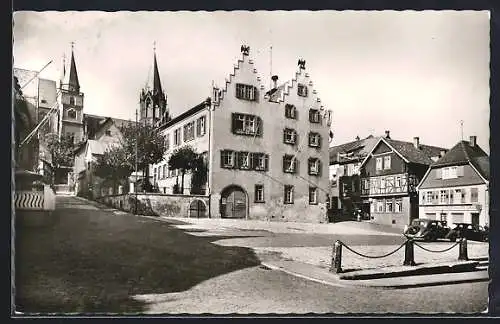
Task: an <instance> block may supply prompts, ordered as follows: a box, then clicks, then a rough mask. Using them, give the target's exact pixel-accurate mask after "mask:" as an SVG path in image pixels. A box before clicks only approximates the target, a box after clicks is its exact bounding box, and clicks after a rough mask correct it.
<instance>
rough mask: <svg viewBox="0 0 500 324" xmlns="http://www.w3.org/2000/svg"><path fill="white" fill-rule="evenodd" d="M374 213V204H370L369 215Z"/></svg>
mask: <svg viewBox="0 0 500 324" xmlns="http://www.w3.org/2000/svg"><path fill="white" fill-rule="evenodd" d="M374 212H375V203H371V204H370V213H374Z"/></svg>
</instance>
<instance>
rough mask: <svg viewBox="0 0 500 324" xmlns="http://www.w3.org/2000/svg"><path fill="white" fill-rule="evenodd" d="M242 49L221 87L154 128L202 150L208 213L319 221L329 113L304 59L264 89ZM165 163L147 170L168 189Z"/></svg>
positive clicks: (324, 218) (322, 215)
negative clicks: (290, 73)
mask: <svg viewBox="0 0 500 324" xmlns="http://www.w3.org/2000/svg"><path fill="white" fill-rule="evenodd" d="M241 52H242V58H241V59H240V60H238V62H237V65H236V66H235V67H234V71H233V73H231V74H230V75H229V79H227V80H226V84H225V87H224V88H223V89H218V88H213V94H212V98H210V100H209V101H208V100H207V101H204V102H202V103H200V104H199V105H197V106H196V107H193V108H191V109H190V110H188V111H186V112H185V113H183V114H181V115H180V116H178V117H174V118H173V119H172V120H171V121H169V122H167V123H166V124H164V125H165V126H162V127H161V129H162V131H163V132H164V134H165V135H166V136H168V137H167V143H169V145H171V146H176V145H177V146H180V145H184V144H189V143H192V145H194V146H195V147H196V150H197V152H198V153H205V152H206V153H205V154H206V156H207V157H208V159H207V160H208V169H209V171H208V183H207V186H206V187H207V189H208V190H207V195H208V196H209V197H210V199H209V201H210V206H209V207H208V208H209V216H210V217H212V218H220V217H222V218H239V219H260V220H271V221H303V222H326V221H327V216H326V205H327V197H328V141H329V136H330V125H331V112H330V111H329V110H327V109H325V108H324V107H323V106H322V104H321V100H320V99H319V97H318V95H317V93H316V90H314V88H313V81H312V79H311V78H310V76H309V74H308V73H307V72H306V69H305V61H304V60H299V62H298V71H297V72H296V74H295V76H294V78H293V79H292V80H290V81H288V82H285V83H283V84H281V85H278V82H277V81H278V77H277V76H274V77H273V78H272V79H273V81H274V86H273V88H272V89H269V90H268V91H266V89H265V87H264V85H263V84H262V83H261V79H260V77H258V75H257V70H256V67H255V64H254V62H253V60H252V59H251V58H250V55H249V54H250V49H249V47H247V46H242V47H241ZM167 161H168V160H167V159H165V161H164V162H162V163H159V164H158V165H154V166H153V168H154V169H156V170H157V173H156V174H157V176H158V175H159V178H157V179H160V180H158V184H159V187H160V188H162V187H163V188H165V192H166V193H169V194H170V193H172V192H169V191H168V189H170V187H171V183H172V182H170V184H166V183H167V182H162V180H161V179H163V177H164V175H165V172H167V178H168V176H169V175H170V174H171V172H175V171H170V170H168V169H167V170H165V168H168V167H164V165H165V164H166V162H167ZM173 177H176V176H173ZM171 181H173V180H171ZM163 183H165V185H163ZM185 194H186V193H185Z"/></svg>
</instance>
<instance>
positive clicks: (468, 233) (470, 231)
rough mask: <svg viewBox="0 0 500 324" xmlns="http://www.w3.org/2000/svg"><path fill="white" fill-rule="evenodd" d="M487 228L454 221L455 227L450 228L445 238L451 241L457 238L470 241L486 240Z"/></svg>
mask: <svg viewBox="0 0 500 324" xmlns="http://www.w3.org/2000/svg"><path fill="white" fill-rule="evenodd" d="M488 232H489V231H488V228H484V227H482V226H480V225H475V224H469V223H455V227H453V229H451V230H450V232H449V233H448V234H447V235H446V238H447V239H449V240H450V241H452V242H455V241H456V240H457V239H460V238H466V239H468V240H472V241H482V242H484V241H488Z"/></svg>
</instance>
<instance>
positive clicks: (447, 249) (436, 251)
mask: <svg viewBox="0 0 500 324" xmlns="http://www.w3.org/2000/svg"><path fill="white" fill-rule="evenodd" d="M460 242H461V241H458V242H456V243H455V244H453V245H452V246H450V247H449V248H446V249H444V250H431V249H428V248H425V247H423V246H422V245H420V244H418V243H416V242H415V243H414V244H415V245H416V246H418V247H419V248H421V249H422V250H424V251H427V252H433V253H441V252H446V251H449V250H451V249H453V248H454V247H455V246H457V245H459V244H460Z"/></svg>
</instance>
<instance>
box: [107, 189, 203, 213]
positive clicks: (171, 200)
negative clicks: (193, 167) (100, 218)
mask: <svg viewBox="0 0 500 324" xmlns="http://www.w3.org/2000/svg"><path fill="white" fill-rule="evenodd" d="M136 197H137V213H138V214H141V215H148V216H166V217H196V218H202V217H209V198H208V196H201V195H171V194H160V193H137V195H136V194H135V193H132V194H130V193H128V194H123V195H111V196H104V197H100V198H99V201H101V202H102V203H104V204H106V205H108V206H111V207H113V208H117V209H121V210H124V211H127V212H132V213H133V212H134V210H135V208H136ZM197 201H200V202H198V203H197ZM196 204H198V206H199V208H195V205H196ZM190 207H191V208H190Z"/></svg>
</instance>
